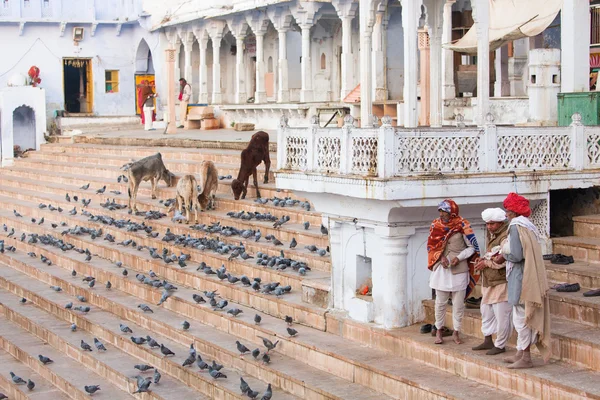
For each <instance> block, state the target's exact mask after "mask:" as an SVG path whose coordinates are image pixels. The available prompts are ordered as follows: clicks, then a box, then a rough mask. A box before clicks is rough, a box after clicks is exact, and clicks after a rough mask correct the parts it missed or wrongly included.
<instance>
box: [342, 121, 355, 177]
mask: <svg viewBox="0 0 600 400" xmlns="http://www.w3.org/2000/svg"><path fill="white" fill-rule="evenodd" d="M352 128H354V117H353V116H352V115H350V114H348V115H346V116H345V117H344V126H343V127H342V137H341V138H340V175H346V174H348V172H349V171H350V169H351V168H350V164H351V162H352V154H350V153H351V151H352V149H351V148H350V131H351V130H352Z"/></svg>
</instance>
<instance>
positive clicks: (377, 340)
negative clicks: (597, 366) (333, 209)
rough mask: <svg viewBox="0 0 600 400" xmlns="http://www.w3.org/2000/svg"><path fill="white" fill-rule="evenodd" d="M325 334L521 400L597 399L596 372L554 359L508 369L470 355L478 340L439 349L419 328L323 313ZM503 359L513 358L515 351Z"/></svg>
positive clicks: (598, 383)
mask: <svg viewBox="0 0 600 400" xmlns="http://www.w3.org/2000/svg"><path fill="white" fill-rule="evenodd" d="M327 331H328V332H332V333H333V332H336V333H338V334H339V335H340V336H342V337H343V338H344V339H346V340H349V341H355V342H358V343H362V344H363V345H364V346H371V348H373V349H377V350H384V351H386V352H387V353H390V354H394V356H395V357H396V358H397V359H404V358H409V359H412V360H415V361H419V362H421V363H423V364H425V365H428V366H432V367H435V368H436V369H438V370H440V371H446V372H449V373H452V374H454V375H455V376H457V377H462V378H468V379H469V380H471V381H473V382H477V383H482V384H486V385H489V386H491V387H493V388H496V389H499V390H502V391H504V392H506V393H508V394H512V395H516V396H521V397H524V398H529V399H542V398H543V399H555V398H556V399H581V398H600V373H598V372H596V371H590V370H589V369H584V368H580V367H576V366H573V365H570V364H568V363H565V362H562V361H556V360H552V361H551V362H550V363H549V364H547V365H541V364H542V360H540V359H539V358H537V357H534V360H533V361H534V365H535V366H536V368H531V369H524V370H510V369H508V368H506V364H505V363H503V362H502V359H501V358H497V357H490V356H485V355H481V354H477V353H479V352H474V351H472V350H471V347H472V346H475V345H476V344H479V342H480V339H479V338H474V337H471V336H467V335H462V336H461V338H462V340H463V342H464V343H463V344H461V345H456V344H455V343H453V342H451V341H450V340H446V341H445V343H444V345H442V346H440V345H436V344H434V343H433V342H434V340H433V339H434V338H432V337H431V335H430V334H427V335H423V334H421V333H419V325H413V326H410V327H406V328H399V329H393V330H385V329H382V328H376V327H373V326H370V325H367V324H362V323H360V322H356V321H353V320H350V319H348V318H346V317H345V316H344V315H343V314H341V313H338V312H335V311H330V312H328V313H327ZM447 339H450V338H447ZM371 351H373V350H371ZM505 354H506V355H512V354H514V351H511V352H508V353H505Z"/></svg>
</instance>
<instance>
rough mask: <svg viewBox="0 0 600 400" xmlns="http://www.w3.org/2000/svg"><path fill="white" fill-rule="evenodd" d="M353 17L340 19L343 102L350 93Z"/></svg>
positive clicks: (341, 96)
mask: <svg viewBox="0 0 600 400" xmlns="http://www.w3.org/2000/svg"><path fill="white" fill-rule="evenodd" d="M353 18H354V17H353V16H344V17H342V89H341V93H340V100H344V98H346V96H348V94H349V93H350V92H351V91H352V89H353V87H352V75H353V71H354V64H353V60H352V58H353V57H352V19H353Z"/></svg>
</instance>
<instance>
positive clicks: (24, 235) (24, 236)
mask: <svg viewBox="0 0 600 400" xmlns="http://www.w3.org/2000/svg"><path fill="white" fill-rule="evenodd" d="M26 237H27V235H26V234H24V233H22V234H21V242H24V241H25V238H26Z"/></svg>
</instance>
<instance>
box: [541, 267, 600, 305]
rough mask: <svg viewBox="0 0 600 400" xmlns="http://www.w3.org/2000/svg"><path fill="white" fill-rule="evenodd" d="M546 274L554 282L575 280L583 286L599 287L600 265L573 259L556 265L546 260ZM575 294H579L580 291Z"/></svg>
mask: <svg viewBox="0 0 600 400" xmlns="http://www.w3.org/2000/svg"><path fill="white" fill-rule="evenodd" d="M546 274H547V276H548V279H550V280H551V281H554V282H569V283H575V282H577V283H579V285H580V286H581V287H584V288H600V267H598V265H597V264H593V263H592V264H590V263H586V262H581V261H575V263H573V264H569V265H558V264H551V263H550V262H546ZM582 292H583V290H582ZM575 295H577V296H581V292H578V294H577V293H576V294H575ZM590 299H591V298H588V299H587V300H590ZM587 300H586V301H587Z"/></svg>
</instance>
